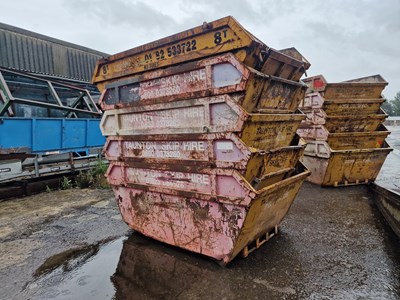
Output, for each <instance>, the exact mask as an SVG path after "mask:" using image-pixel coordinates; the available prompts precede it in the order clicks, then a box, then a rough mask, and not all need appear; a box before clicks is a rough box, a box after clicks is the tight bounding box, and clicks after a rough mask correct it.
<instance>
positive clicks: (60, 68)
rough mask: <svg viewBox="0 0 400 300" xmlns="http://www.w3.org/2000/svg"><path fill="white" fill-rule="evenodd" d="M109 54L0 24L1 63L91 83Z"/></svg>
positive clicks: (18, 68) (17, 68)
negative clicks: (93, 74)
mask: <svg viewBox="0 0 400 300" xmlns="http://www.w3.org/2000/svg"><path fill="white" fill-rule="evenodd" d="M108 55H109V54H106V53H102V52H99V51H96V50H93V49H89V48H86V47H82V46H79V45H75V44H72V43H68V42H65V41H62V40H58V39H55V38H51V37H48V36H45V35H42V34H38V33H35V32H32V31H28V30H25V29H21V28H18V27H14V26H11V25H7V24H3V23H0V66H1V67H5V68H12V69H16V70H20V71H27V72H32V73H39V74H45V75H51V76H58V77H64V78H68V79H74V80H80V81H85V82H89V81H90V80H91V78H92V73H93V70H94V67H95V64H96V61H97V60H98V59H99V58H101V57H106V56H108Z"/></svg>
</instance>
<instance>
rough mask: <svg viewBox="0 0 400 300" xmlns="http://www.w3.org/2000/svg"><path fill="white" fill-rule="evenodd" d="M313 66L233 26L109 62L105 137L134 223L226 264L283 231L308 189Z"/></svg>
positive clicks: (100, 72) (200, 31)
mask: <svg viewBox="0 0 400 300" xmlns="http://www.w3.org/2000/svg"><path fill="white" fill-rule="evenodd" d="M308 67H309V64H308V62H307V61H305V59H304V58H303V57H302V56H301V55H300V54H299V53H298V52H297V51H296V50H295V49H294V48H291V49H285V50H282V51H276V50H273V49H271V48H268V47H267V46H265V45H264V44H263V43H262V42H260V41H258V40H257V39H256V38H255V37H253V36H252V35H251V34H250V33H248V32H247V31H246V30H245V29H244V28H242V27H241V26H240V25H239V24H238V23H237V22H236V21H235V20H234V19H233V18H232V17H226V18H223V19H220V20H217V21H214V22H211V23H205V24H203V26H199V27H196V28H193V29H190V30H188V31H184V32H182V33H179V34H176V35H173V36H170V37H167V38H164V39H161V40H158V41H155V42H153V43H149V44H146V45H143V46H140V47H138V48H134V49H131V50H128V51H126V52H124V53H120V54H116V55H113V56H111V57H109V58H107V59H104V60H101V61H99V62H98V64H97V67H96V70H95V74H94V78H93V81H94V82H95V83H97V84H98V86H99V88H100V89H102V90H103V94H102V97H101V99H100V105H101V106H102V108H103V110H105V113H104V116H103V119H102V123H101V129H102V132H103V134H104V135H105V136H107V143H106V145H105V147H104V150H105V154H106V156H107V158H108V159H109V160H110V167H109V169H108V171H107V179H108V182H109V183H110V184H111V185H112V186H113V189H114V192H115V195H116V198H117V201H118V204H119V208H120V211H121V214H122V217H123V219H124V221H125V222H126V223H127V224H128V225H129V226H130V227H131V228H133V229H135V230H137V231H139V232H141V233H143V234H145V235H147V236H150V237H152V238H155V239H157V240H160V241H163V242H166V243H169V244H172V245H175V246H178V247H182V248H184V249H188V250H191V251H194V252H198V253H201V254H204V255H207V256H210V257H213V258H215V259H217V260H219V261H221V263H222V264H226V263H228V262H229V261H231V260H232V259H233V258H234V257H235V256H236V255H237V254H239V253H240V252H242V253H243V254H244V255H245V256H246V255H247V254H248V252H249V249H250V250H251V249H252V248H253V245H254V246H255V247H258V246H259V245H260V244H262V243H263V242H264V241H266V240H267V239H268V238H269V237H270V236H271V235H273V234H274V233H276V230H277V225H278V224H279V223H280V222H281V220H282V219H283V217H284V216H285V215H286V213H287V211H288V210H289V208H290V205H291V204H292V202H293V200H294V198H295V196H296V194H297V192H298V190H299V188H300V186H301V184H302V182H303V181H304V180H305V178H306V177H307V176H308V175H309V171H308V170H306V169H305V168H304V167H303V166H302V165H301V163H299V162H298V160H299V158H300V156H301V155H302V152H303V150H304V146H303V145H300V144H299V140H300V139H299V137H298V136H297V135H296V130H297V129H298V127H299V125H300V123H301V121H302V120H304V118H305V115H304V114H303V113H301V112H300V111H298V105H299V104H300V102H301V101H302V100H303V99H304V95H305V89H306V85H304V84H303V83H301V82H299V79H300V77H301V76H302V75H303V73H304V72H305V70H306V69H307V68H308Z"/></svg>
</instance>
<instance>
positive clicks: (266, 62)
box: [92, 16, 310, 90]
mask: <svg viewBox="0 0 400 300" xmlns="http://www.w3.org/2000/svg"><path fill="white" fill-rule="evenodd" d="M225 52H232V53H234V54H235V56H236V57H237V58H238V60H239V61H241V62H243V63H245V64H246V65H248V66H250V67H253V68H255V69H258V70H260V69H262V68H263V70H264V73H265V72H267V71H268V72H270V73H271V74H270V75H274V76H279V77H282V78H287V79H291V80H294V81H297V80H298V79H299V78H300V77H301V76H302V75H303V74H304V72H305V70H306V69H308V68H309V67H310V64H309V62H308V61H307V60H306V59H305V58H304V57H303V56H302V55H301V54H300V53H299V52H298V51H297V50H296V49H294V48H292V49H290V50H289V49H287V50H283V51H282V52H279V51H277V50H274V49H272V48H269V47H267V46H266V45H265V44H264V43H262V42H261V41H259V40H258V39H257V38H255V37H254V36H253V35H251V34H250V33H249V32H248V31H246V30H245V29H244V28H243V27H242V26H241V25H240V24H239V23H238V22H237V21H236V20H235V19H234V18H233V17H230V16H229V17H225V18H222V19H219V20H216V21H213V22H210V23H208V24H207V26H198V27H195V28H192V29H189V30H186V31H183V32H181V33H178V34H175V35H172V36H169V37H166V38H163V39H160V40H157V41H154V42H152V43H148V44H145V45H142V46H139V47H136V48H133V49H130V50H127V51H124V52H121V53H118V54H115V55H111V56H109V57H107V58H105V59H100V60H99V61H98V62H97V65H96V68H95V71H94V75H93V78H92V82H93V83H96V84H97V85H98V87H99V89H100V90H103V88H104V84H105V83H108V82H110V81H112V80H115V79H117V78H123V77H127V76H132V75H135V74H138V73H143V72H146V71H150V70H156V69H160V68H164V67H169V66H172V65H176V64H182V63H184V62H188V61H193V60H198V59H202V58H205V57H208V56H213V55H217V54H222V53H225Z"/></svg>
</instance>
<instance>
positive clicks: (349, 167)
mask: <svg viewBox="0 0 400 300" xmlns="http://www.w3.org/2000/svg"><path fill="white" fill-rule="evenodd" d="M303 81H304V82H305V83H306V84H307V85H308V90H307V94H306V97H305V99H304V101H303V102H302V103H301V105H300V106H301V110H302V111H303V112H305V113H306V115H307V119H306V120H304V121H303V122H302V124H301V126H300V128H299V130H298V133H299V135H300V136H301V137H303V138H304V139H305V140H306V141H307V147H306V149H305V152H304V157H303V158H302V161H303V162H304V164H305V165H306V166H307V168H309V169H310V171H312V174H311V176H310V177H309V178H308V180H309V181H311V182H313V183H316V184H320V185H323V186H340V185H353V184H365V183H369V182H371V181H374V180H375V179H376V177H377V176H378V173H379V171H380V169H381V167H382V165H383V163H384V161H385V159H386V156H387V155H388V154H389V152H390V151H392V148H390V147H389V146H388V144H387V143H386V142H385V138H386V137H387V136H388V134H389V131H387V129H386V128H385V126H384V125H383V122H384V121H385V119H386V117H387V115H386V114H385V112H384V111H383V110H382V109H381V105H382V103H383V102H384V99H383V98H382V96H381V93H382V90H383V89H384V88H385V86H386V85H387V82H386V81H385V80H384V79H383V78H382V77H381V76H380V75H375V76H369V77H364V78H358V79H354V80H349V81H345V82H340V83H327V81H326V80H325V78H324V77H323V76H322V75H319V76H314V77H309V78H307V79H305V80H303Z"/></svg>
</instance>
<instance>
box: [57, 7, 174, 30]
mask: <svg viewBox="0 0 400 300" xmlns="http://www.w3.org/2000/svg"><path fill="white" fill-rule="evenodd" d="M64 5H65V7H67V8H68V9H70V10H71V11H73V12H74V13H79V14H82V15H86V16H88V17H91V18H95V19H98V21H99V24H101V25H102V26H105V27H107V26H110V25H112V26H123V25H124V24H128V25H130V28H137V29H138V30H145V31H147V32H154V31H161V30H167V31H170V30H174V29H176V28H177V22H176V21H175V20H174V19H173V18H172V17H170V16H168V15H166V14H163V13H162V12H160V11H159V10H158V9H157V7H154V6H150V5H148V4H147V3H145V2H143V1H136V2H131V1H124V0H114V1H108V0H84V1H82V0H73V1H71V0H66V1H65V2H64ZM98 30H102V28H101V27H100V28H98Z"/></svg>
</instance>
